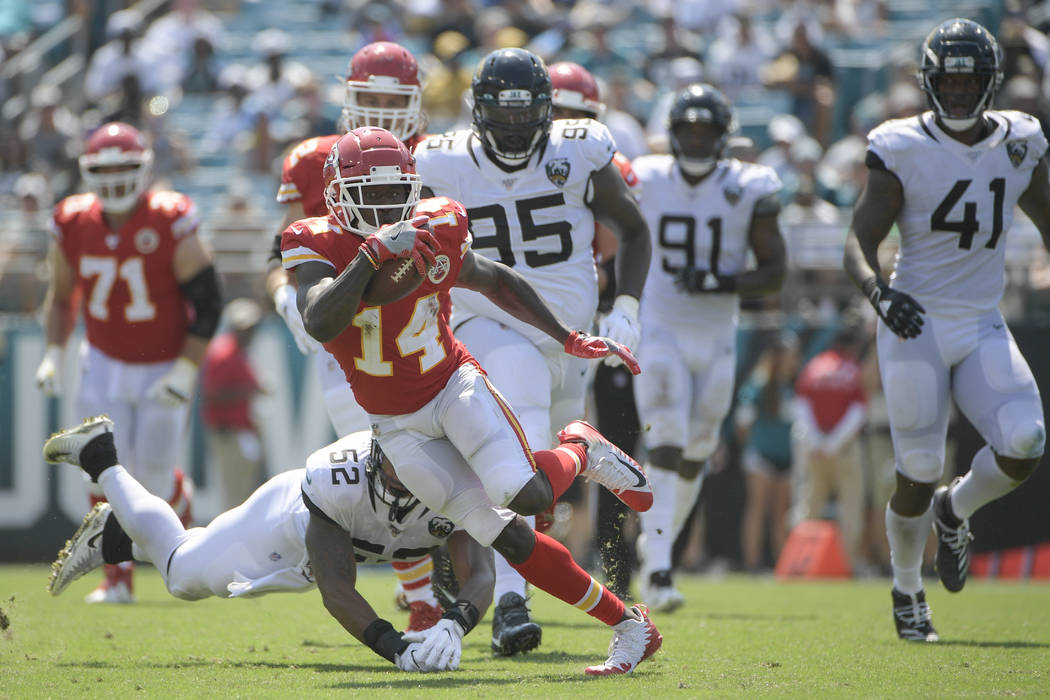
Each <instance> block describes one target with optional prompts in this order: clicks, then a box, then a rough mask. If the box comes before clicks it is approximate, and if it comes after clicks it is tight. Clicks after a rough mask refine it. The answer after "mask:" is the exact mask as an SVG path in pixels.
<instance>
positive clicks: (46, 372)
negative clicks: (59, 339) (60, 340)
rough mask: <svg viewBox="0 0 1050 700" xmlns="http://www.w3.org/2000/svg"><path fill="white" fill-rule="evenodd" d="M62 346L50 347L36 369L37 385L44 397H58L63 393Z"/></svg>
mask: <svg viewBox="0 0 1050 700" xmlns="http://www.w3.org/2000/svg"><path fill="white" fill-rule="evenodd" d="M63 354H64V353H63V350H62V346H61V345H48V346H47V350H45V351H44V359H42V360H41V361H40V365H39V366H37V368H36V385H37V387H39V388H40V391H42V392H44V396H58V395H59V394H60V393H61V392H62V356H63Z"/></svg>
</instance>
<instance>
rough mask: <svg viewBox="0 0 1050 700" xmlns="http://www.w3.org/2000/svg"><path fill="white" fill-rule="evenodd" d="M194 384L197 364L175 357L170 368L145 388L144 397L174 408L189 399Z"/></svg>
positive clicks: (195, 383) (195, 382)
mask: <svg viewBox="0 0 1050 700" xmlns="http://www.w3.org/2000/svg"><path fill="white" fill-rule="evenodd" d="M196 385H197V365H195V364H193V362H191V361H190V360H187V359H186V358H185V357H177V358H175V363H174V364H173V365H172V366H171V369H170V370H168V372H167V373H166V374H164V376H162V377H161V378H160V379H158V380H157V381H155V382H153V386H151V387H150V388H149V389H147V390H146V398H148V399H151V400H153V401H156V402H157V403H160V404H164V405H165V406H170V407H172V408H175V407H176V406H181V405H182V404H184V403H186V402H187V401H189V400H190V398H191V397H192V396H193V390H194V388H195V387H196Z"/></svg>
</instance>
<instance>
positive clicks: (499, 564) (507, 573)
mask: <svg viewBox="0 0 1050 700" xmlns="http://www.w3.org/2000/svg"><path fill="white" fill-rule="evenodd" d="M524 517H525V520H526V521H528V523H529V525H530V526H532V527H534V528H535V527H536V516H535V515H527V516H524ZM494 559H495V564H496V582H495V584H494V585H493V586H492V604H493V605H499V599H500V598H501V597H502V596H503V594H504V593H517V594H518V595H520V596H521V597H522V598H526V597H528V585H529V584H528V582H527V581H526V580H525V579H524V578H522V575H521V574H519V573H518V571H517V569H515V568H514V567H512V566H511V565H510V564H508V563H507V560H506V559H504V558H503V557H502V556H501V555H499V554H498V553H497V554H496V555H495V556H494Z"/></svg>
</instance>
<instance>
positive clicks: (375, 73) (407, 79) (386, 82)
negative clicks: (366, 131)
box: [343, 41, 423, 141]
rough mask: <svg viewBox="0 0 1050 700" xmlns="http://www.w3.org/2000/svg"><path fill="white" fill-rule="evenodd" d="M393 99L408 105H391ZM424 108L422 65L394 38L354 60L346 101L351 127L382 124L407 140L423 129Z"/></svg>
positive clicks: (345, 112) (345, 116)
mask: <svg viewBox="0 0 1050 700" xmlns="http://www.w3.org/2000/svg"><path fill="white" fill-rule="evenodd" d="M394 96H396V99H394ZM390 101H394V102H396V103H398V104H400V103H401V102H404V103H405V104H404V105H403V106H391V105H390V104H389V102H390ZM422 110H423V87H422V85H421V84H420V82H419V64H417V63H416V58H415V56H413V55H412V54H411V53H410V52H409V50H408V49H406V48H405V47H403V46H401V45H400V44H395V43H393V42H390V41H377V42H374V43H371V44H368V45H367V46H365V47H364V48H362V49H360V50H359V51H358V52H357V53H355V54H354V57H353V58H351V59H350V65H349V66H347V69H346V99H345V100H344V102H343V122H344V125H345V126H346V127H347V130H349V129H358V128H360V127H363V126H378V127H380V128H383V129H386V130H387V131H389V132H391V133H392V134H394V136H396V137H398V138H399V139H401V140H402V141H407V140H408V139H410V138H412V136H414V135H415V134H416V131H418V130H419V129H420V128H421V125H422V123H423V111H422Z"/></svg>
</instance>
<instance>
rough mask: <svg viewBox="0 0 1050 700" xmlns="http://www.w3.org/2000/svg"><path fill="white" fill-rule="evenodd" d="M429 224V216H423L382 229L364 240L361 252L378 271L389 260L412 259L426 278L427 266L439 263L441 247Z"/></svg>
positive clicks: (387, 225)
mask: <svg viewBox="0 0 1050 700" xmlns="http://www.w3.org/2000/svg"><path fill="white" fill-rule="evenodd" d="M429 221H430V219H429V217H427V215H426V214H420V215H419V216H416V217H413V218H412V219H409V220H408V221H398V222H397V223H396V224H385V225H383V226H380V227H379V230H378V231H376V232H375V233H373V234H372V235H371V236H369V237H368V238H366V239H365V243H364V246H362V248H361V250H363V251H364V253H365V255H367V256H368V260H369V261H370V262H371V263H372V267H374V268H375V269H377V270H378V269H379V268H380V266H382V264H383V263H385V262H387V261H390V260H398V259H406V258H409V259H411V260H412V262H413V263H415V266H416V272H418V273H419V274H421V275H425V274H426V273H427V267H429V266H430V265H433V264H435V263H436V262H437V257H436V253H437V251H438V249H439V248H440V245H439V244H438V241H437V239H436V238H434V234H432V233H431V232H430V227H429V226H428V225H427V224H428V222H429Z"/></svg>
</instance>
